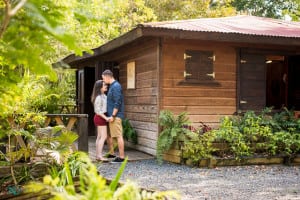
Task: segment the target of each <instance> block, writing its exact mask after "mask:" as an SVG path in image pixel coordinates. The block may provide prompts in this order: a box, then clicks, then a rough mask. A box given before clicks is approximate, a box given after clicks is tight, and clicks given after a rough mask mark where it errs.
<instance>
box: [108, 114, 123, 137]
mask: <svg viewBox="0 0 300 200" xmlns="http://www.w3.org/2000/svg"><path fill="white" fill-rule="evenodd" d="M109 131H110V136H111V137H112V138H115V137H123V126H122V119H121V118H119V117H116V118H115V120H114V121H113V122H109Z"/></svg>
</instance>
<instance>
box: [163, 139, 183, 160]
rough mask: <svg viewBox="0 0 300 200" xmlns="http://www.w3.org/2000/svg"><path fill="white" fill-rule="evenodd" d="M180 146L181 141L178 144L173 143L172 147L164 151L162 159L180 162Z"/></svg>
mask: <svg viewBox="0 0 300 200" xmlns="http://www.w3.org/2000/svg"><path fill="white" fill-rule="evenodd" d="M181 146H182V143H181V142H179V143H178V145H176V144H173V145H172V147H171V148H170V149H169V150H168V151H166V152H165V153H164V155H163V160H165V161H169V162H172V163H182V162H183V159H182V150H181Z"/></svg>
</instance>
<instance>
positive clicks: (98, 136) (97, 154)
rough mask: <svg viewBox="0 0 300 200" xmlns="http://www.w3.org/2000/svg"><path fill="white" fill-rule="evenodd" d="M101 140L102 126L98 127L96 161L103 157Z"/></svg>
mask: <svg viewBox="0 0 300 200" xmlns="http://www.w3.org/2000/svg"><path fill="white" fill-rule="evenodd" d="M100 138H101V132H100V126H97V138H96V159H98V158H100V157H101V154H100V152H99V145H100Z"/></svg>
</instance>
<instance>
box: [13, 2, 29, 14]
mask: <svg viewBox="0 0 300 200" xmlns="http://www.w3.org/2000/svg"><path fill="white" fill-rule="evenodd" d="M26 2H27V0H22V1H20V2H19V3H18V5H16V7H14V9H12V10H11V11H10V13H9V15H10V17H12V16H14V15H15V14H16V13H17V12H18V10H20V9H21V8H22V7H23V6H24V4H25V3H26Z"/></svg>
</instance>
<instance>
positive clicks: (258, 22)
mask: <svg viewBox="0 0 300 200" xmlns="http://www.w3.org/2000/svg"><path fill="white" fill-rule="evenodd" d="M141 26H144V27H152V28H162V29H176V30H184V31H197V32H218V33H236V34H246V35H261V36H275V37H293V38H300V22H290V21H284V20H277V19H271V18H263V17H255V16H245V15H241V16H234V17H222V18H199V19H191V20H179V21H166V22H151V23H144V24H142V25H141Z"/></svg>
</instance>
